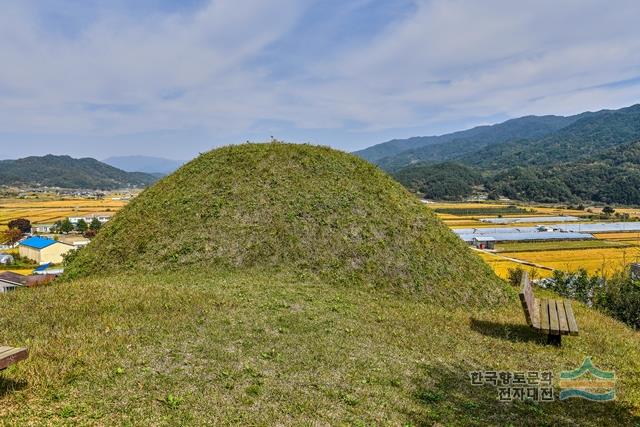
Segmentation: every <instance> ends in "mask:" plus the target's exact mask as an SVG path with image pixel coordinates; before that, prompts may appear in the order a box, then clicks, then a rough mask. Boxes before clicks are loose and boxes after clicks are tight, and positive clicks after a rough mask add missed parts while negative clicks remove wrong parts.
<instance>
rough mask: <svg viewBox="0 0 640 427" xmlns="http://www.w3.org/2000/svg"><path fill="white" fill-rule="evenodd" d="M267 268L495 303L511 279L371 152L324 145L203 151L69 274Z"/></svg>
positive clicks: (144, 198) (140, 200) (139, 201)
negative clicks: (368, 157)
mask: <svg viewBox="0 0 640 427" xmlns="http://www.w3.org/2000/svg"><path fill="white" fill-rule="evenodd" d="M212 267H214V268H224V269H231V270H241V269H244V268H252V267H260V268H263V269H265V268H266V269H269V270H272V271H273V270H285V271H288V272H297V273H298V274H300V275H301V277H307V276H309V275H311V276H316V277H319V278H321V279H323V280H326V281H330V282H347V283H352V284H363V285H367V286H375V287H384V288H387V289H395V290H398V289H403V290H408V291H411V292H418V293H421V294H423V295H425V296H427V297H431V298H432V299H436V300H439V301H441V302H444V303H448V302H450V301H456V302H457V303H466V302H469V303H472V304H494V303H496V302H497V301H498V300H501V299H502V298H503V297H504V295H505V292H504V284H503V283H502V282H500V281H499V279H498V278H497V277H496V276H495V275H494V273H493V272H492V271H491V269H490V268H489V267H488V266H487V265H486V264H484V263H483V262H482V261H481V260H480V258H479V257H477V256H475V255H473V254H472V253H471V251H469V250H468V249H467V248H466V246H465V245H464V243H462V242H461V241H460V239H458V238H457V237H456V236H455V235H454V234H453V233H452V232H451V231H450V230H449V229H448V228H447V227H446V226H445V225H443V224H442V223H441V222H440V221H439V220H438V219H437V218H436V216H435V215H434V214H433V213H432V212H431V211H429V210H427V209H425V208H424V206H423V205H422V204H421V203H420V202H419V201H418V200H417V199H416V198H415V197H412V196H411V195H410V194H409V193H408V192H407V191H406V190H405V189H404V188H403V187H402V186H401V185H400V184H398V183H397V182H395V181H394V180H392V179H391V178H390V177H389V176H388V175H386V174H384V173H383V172H381V171H380V170H379V169H378V168H376V167H374V166H372V165H371V164H369V163H367V162H366V161H364V160H362V159H360V158H358V157H355V156H352V155H349V154H346V153H343V152H340V151H336V150H332V149H330V148H325V147H316V146H311V145H298V144H283V143H270V144H243V145H236V146H229V147H225V148H221V149H217V150H213V151H210V152H208V153H205V154H202V155H201V156H199V157H198V158H197V159H195V160H193V161H192V162H190V163H189V164H187V165H185V166H183V167H182V168H181V169H180V170H178V171H177V172H176V173H174V174H173V175H171V176H169V177H167V178H165V179H163V180H161V181H160V182H159V183H157V184H156V185H154V186H153V187H152V188H150V189H148V190H147V191H145V192H144V193H142V194H141V195H140V196H139V197H137V198H136V199H134V200H133V201H132V202H131V204H129V205H128V206H127V207H126V208H125V209H123V210H122V211H121V212H120V213H118V215H117V216H116V218H115V219H114V220H113V221H111V222H109V223H108V224H107V225H106V227H105V228H104V229H103V230H102V231H101V232H100V234H99V236H98V237H97V238H96V239H95V240H94V241H93V242H92V243H91V245H90V246H89V247H88V248H87V250H85V251H82V252H81V253H79V254H78V256H77V257H76V258H75V259H74V260H73V262H71V264H70V265H69V266H68V267H67V272H66V274H67V276H68V277H70V278H77V277H84V276H89V275H95V274H100V275H105V274H111V273H119V272H123V271H130V272H134V271H135V272H162V271H170V270H184V269H195V270H200V271H202V270H206V269H208V268H212Z"/></svg>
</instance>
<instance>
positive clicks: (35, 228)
mask: <svg viewBox="0 0 640 427" xmlns="http://www.w3.org/2000/svg"><path fill="white" fill-rule="evenodd" d="M53 226H54V224H34V225H32V226H31V232H32V233H51V229H52V228H53Z"/></svg>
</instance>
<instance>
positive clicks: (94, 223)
mask: <svg viewBox="0 0 640 427" xmlns="http://www.w3.org/2000/svg"><path fill="white" fill-rule="evenodd" d="M100 227H102V223H101V222H100V221H99V220H98V218H93V219H92V220H91V224H90V225H89V228H90V229H91V230H93V231H98V230H100Z"/></svg>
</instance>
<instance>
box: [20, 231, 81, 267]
mask: <svg viewBox="0 0 640 427" xmlns="http://www.w3.org/2000/svg"><path fill="white" fill-rule="evenodd" d="M18 248H19V249H18V252H19V253H20V256H21V257H25V258H28V259H30V260H32V261H35V262H37V263H38V264H46V263H53V264H60V263H61V262H62V255H64V254H66V253H67V252H69V251H72V250H74V249H76V247H75V246H73V245H70V244H67V243H62V242H58V241H56V240H53V239H49V238H46V237H39V236H38V237H29V238H28V239H25V240H23V241H21V242H20V244H19V245H18Z"/></svg>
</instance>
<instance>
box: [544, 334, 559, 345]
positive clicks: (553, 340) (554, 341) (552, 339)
mask: <svg viewBox="0 0 640 427" xmlns="http://www.w3.org/2000/svg"><path fill="white" fill-rule="evenodd" d="M547 343H548V344H550V345H555V346H557V347H560V345H562V335H548V338H547Z"/></svg>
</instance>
